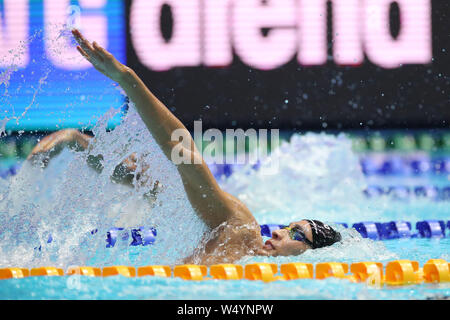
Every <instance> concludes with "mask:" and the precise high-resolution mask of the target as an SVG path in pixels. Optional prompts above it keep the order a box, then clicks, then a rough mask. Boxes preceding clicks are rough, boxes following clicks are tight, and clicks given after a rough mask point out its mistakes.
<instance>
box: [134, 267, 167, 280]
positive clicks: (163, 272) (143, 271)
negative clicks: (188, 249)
mask: <svg viewBox="0 0 450 320" xmlns="http://www.w3.org/2000/svg"><path fill="white" fill-rule="evenodd" d="M137 275H138V277H144V276H156V277H166V278H167V277H170V276H171V275H172V270H171V269H170V267H169V266H145V267H139V268H138V269H137Z"/></svg>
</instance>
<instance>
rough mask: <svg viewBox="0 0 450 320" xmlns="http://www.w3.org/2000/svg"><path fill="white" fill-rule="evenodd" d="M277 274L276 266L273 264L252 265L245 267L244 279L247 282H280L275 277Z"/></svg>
mask: <svg viewBox="0 0 450 320" xmlns="http://www.w3.org/2000/svg"><path fill="white" fill-rule="evenodd" d="M277 272H278V265H276V264H275V263H252V264H247V265H246V266H245V279H247V280H262V281H264V282H270V281H274V280H280V278H278V277H275V274H276V273H277Z"/></svg>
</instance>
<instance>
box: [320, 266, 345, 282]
mask: <svg viewBox="0 0 450 320" xmlns="http://www.w3.org/2000/svg"><path fill="white" fill-rule="evenodd" d="M347 272H348V264H347V263H342V262H324V263H318V264H316V279H326V278H329V277H335V278H346V277H347V275H346V273H347Z"/></svg>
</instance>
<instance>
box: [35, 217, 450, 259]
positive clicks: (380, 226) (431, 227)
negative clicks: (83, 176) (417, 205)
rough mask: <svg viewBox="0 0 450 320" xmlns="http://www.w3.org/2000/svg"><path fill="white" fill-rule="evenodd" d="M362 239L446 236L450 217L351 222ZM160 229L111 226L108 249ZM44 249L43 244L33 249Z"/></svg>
mask: <svg viewBox="0 0 450 320" xmlns="http://www.w3.org/2000/svg"><path fill="white" fill-rule="evenodd" d="M334 224H335V225H340V226H342V227H344V228H348V224H347V223H344V222H334ZM260 227H261V235H262V236H264V237H271V236H272V232H273V231H275V230H279V229H282V228H284V227H286V225H284V224H261V225H260ZM352 228H354V229H355V230H356V231H358V232H359V233H360V234H361V236H362V237H363V238H369V239H372V240H390V239H407V238H417V237H420V238H445V237H446V228H447V229H449V232H450V220H449V221H447V222H445V221H443V220H424V221H418V222H417V223H416V231H417V232H413V230H412V224H411V222H409V221H389V222H373V221H365V222H358V223H354V224H353V225H352ZM97 232H98V229H95V230H92V231H91V232H90V233H91V234H92V235H94V234H96V233H97ZM156 236H157V231H156V229H155V228H154V227H144V226H142V227H139V228H134V229H131V230H127V229H124V228H111V229H109V230H108V231H107V232H106V248H113V247H114V246H115V245H116V244H117V242H118V241H120V242H129V241H130V240H131V242H130V243H129V244H128V245H129V246H148V245H153V244H154V243H155V241H156ZM51 242H53V237H52V236H51V235H49V236H48V239H47V241H46V243H51ZM34 249H35V250H38V251H41V249H42V246H39V247H36V248H34Z"/></svg>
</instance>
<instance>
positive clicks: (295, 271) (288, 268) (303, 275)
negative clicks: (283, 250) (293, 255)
mask: <svg viewBox="0 0 450 320" xmlns="http://www.w3.org/2000/svg"><path fill="white" fill-rule="evenodd" d="M280 273H281V274H282V275H283V278H284V279H285V280H295V279H312V278H313V277H314V267H313V265H312V264H311V263H300V262H296V263H285V264H282V265H281V267H280Z"/></svg>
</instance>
